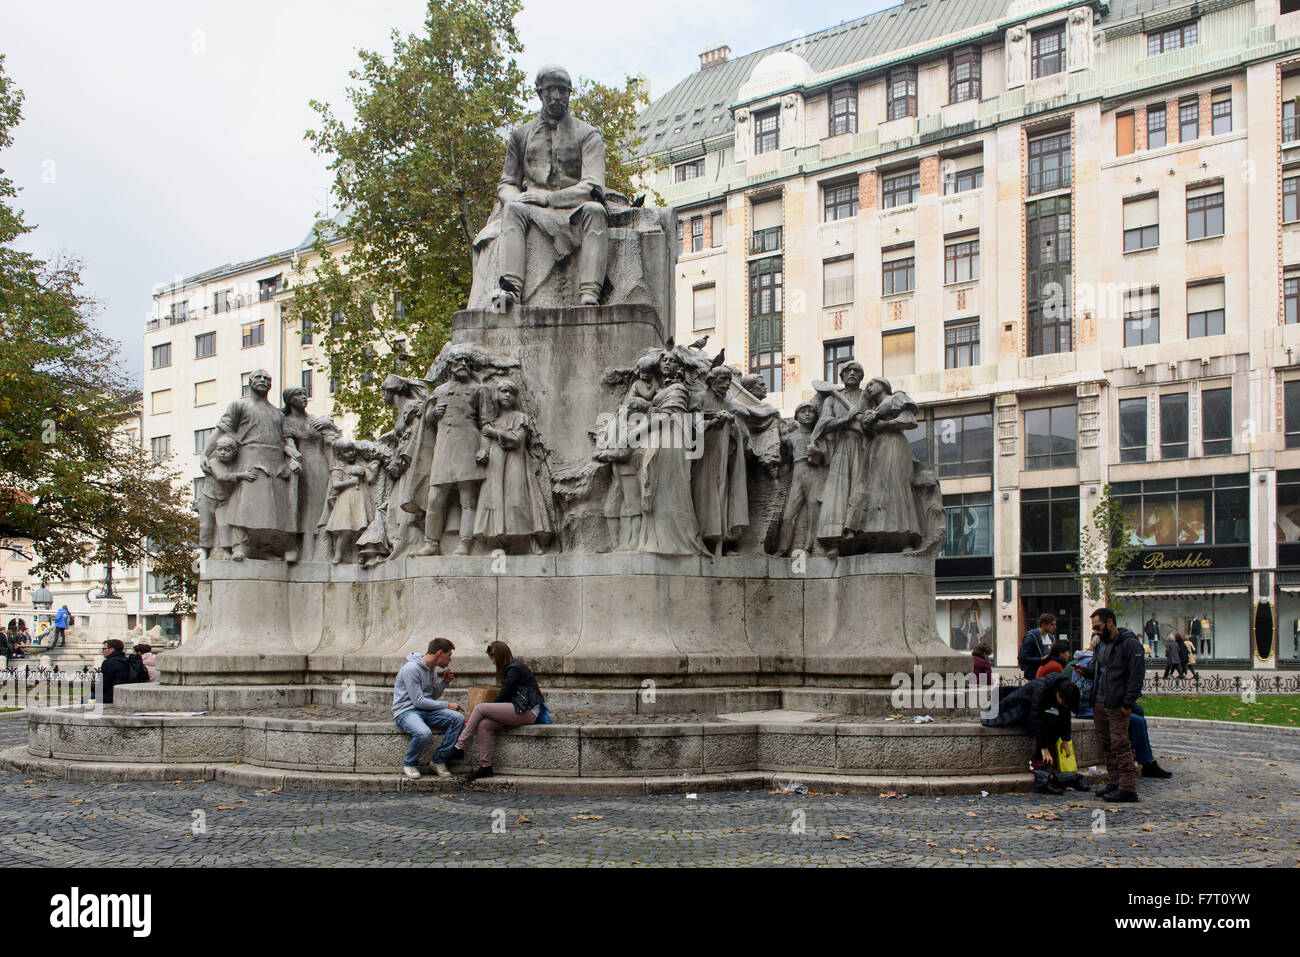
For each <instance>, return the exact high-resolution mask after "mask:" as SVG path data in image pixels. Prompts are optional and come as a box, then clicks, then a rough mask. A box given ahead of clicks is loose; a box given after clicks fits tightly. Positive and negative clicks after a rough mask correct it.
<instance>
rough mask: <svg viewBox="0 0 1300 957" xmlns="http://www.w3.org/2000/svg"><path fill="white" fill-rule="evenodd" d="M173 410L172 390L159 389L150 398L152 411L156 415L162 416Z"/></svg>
mask: <svg viewBox="0 0 1300 957" xmlns="http://www.w3.org/2000/svg"><path fill="white" fill-rule="evenodd" d="M171 410H172V390H171V389H159V390H158V391H157V392H154V393H153V394H152V395H151V396H150V411H151V412H152V414H154V415H162V414H163V413H164V412H170V411H171Z"/></svg>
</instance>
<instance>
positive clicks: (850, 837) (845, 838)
mask: <svg viewBox="0 0 1300 957" xmlns="http://www.w3.org/2000/svg"><path fill="white" fill-rule="evenodd" d="M835 840H837V841H851V840H853V835H852V834H836V835H835Z"/></svg>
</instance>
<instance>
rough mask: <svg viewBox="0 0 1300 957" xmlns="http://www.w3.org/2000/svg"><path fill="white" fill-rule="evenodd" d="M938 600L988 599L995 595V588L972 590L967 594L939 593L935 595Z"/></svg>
mask: <svg viewBox="0 0 1300 957" xmlns="http://www.w3.org/2000/svg"><path fill="white" fill-rule="evenodd" d="M934 597H935V599H936V600H938V601H987V600H988V599H990V598H992V597H993V589H992V588H990V589H989V590H988V591H981V592H972V593H970V594H965V595H945V594H938V595H935V596H934Z"/></svg>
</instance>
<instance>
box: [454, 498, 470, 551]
mask: <svg viewBox="0 0 1300 957" xmlns="http://www.w3.org/2000/svg"><path fill="white" fill-rule="evenodd" d="M472 544H474V507H473V506H465V505H462V506H461V507H460V541H459V542H458V543H457V544H456V551H455V552H453V553H452V554H454V555H468V554H469V547H470V545H472Z"/></svg>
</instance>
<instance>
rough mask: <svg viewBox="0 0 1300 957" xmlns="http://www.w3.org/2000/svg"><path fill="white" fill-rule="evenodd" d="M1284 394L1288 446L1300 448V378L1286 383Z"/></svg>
mask: <svg viewBox="0 0 1300 957" xmlns="http://www.w3.org/2000/svg"><path fill="white" fill-rule="evenodd" d="M1284 396H1285V397H1284V401H1283V406H1284V411H1285V413H1286V447H1287V448H1288V449H1297V448H1300V379H1293V380H1291V381H1290V382H1288V383H1286V386H1285V393H1284Z"/></svg>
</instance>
